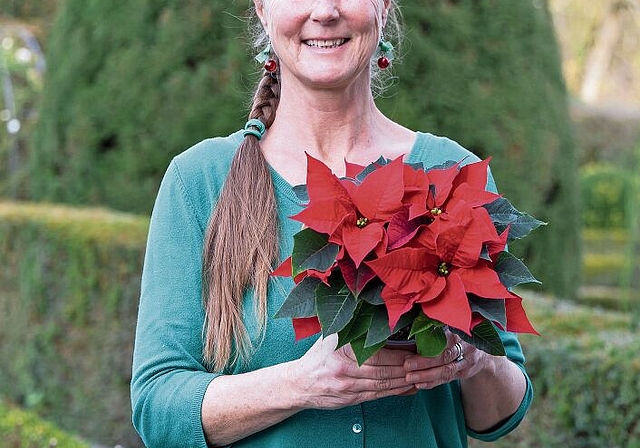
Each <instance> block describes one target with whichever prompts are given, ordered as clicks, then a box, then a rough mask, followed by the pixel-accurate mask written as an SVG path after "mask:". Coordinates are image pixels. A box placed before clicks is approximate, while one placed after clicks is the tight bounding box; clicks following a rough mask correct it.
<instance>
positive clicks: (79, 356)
mask: <svg viewBox="0 0 640 448" xmlns="http://www.w3.org/2000/svg"><path fill="white" fill-rule="evenodd" d="M147 228H148V220H147V219H146V218H140V217H136V216H132V215H127V214H118V213H111V212H107V211H105V210H101V209H84V210H78V209H72V208H67V207H60V206H54V205H48V204H42V205H36V204H30V205H28V204H16V203H6V202H4V203H3V202H0V259H2V260H3V263H2V266H0V359H4V360H11V362H6V363H3V367H2V369H0V396H4V397H6V398H8V399H10V400H11V401H13V402H16V403H20V404H22V405H24V406H26V407H29V408H32V409H34V410H36V411H37V412H38V413H39V414H41V415H44V416H46V417H47V418H48V419H50V420H52V421H54V422H55V423H57V424H59V425H60V426H61V427H63V428H66V429H71V430H73V431H75V432H78V433H80V434H84V435H86V436H90V437H91V438H92V440H95V441H98V442H104V443H109V444H115V443H119V444H122V445H125V446H127V447H132V446H139V444H140V442H139V440H138V438H137V435H136V434H135V433H134V430H133V428H132V427H131V424H130V404H129V390H128V383H129V381H130V376H131V373H130V372H131V353H132V345H133V337H134V328H135V319H136V312H137V303H138V295H139V284H140V267H141V265H142V258H143V250H144V243H145V238H146V232H147Z"/></svg>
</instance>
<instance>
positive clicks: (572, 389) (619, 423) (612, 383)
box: [470, 299, 640, 448]
mask: <svg viewBox="0 0 640 448" xmlns="http://www.w3.org/2000/svg"><path fill="white" fill-rule="evenodd" d="M525 305H528V309H529V310H530V313H531V315H532V318H533V321H534V324H538V329H539V330H540V331H541V333H542V336H541V337H538V338H533V337H529V336H524V337H522V338H521V341H522V343H523V346H524V348H525V355H526V356H527V370H528V372H529V374H530V376H531V378H532V381H533V387H534V394H535V398H534V401H533V405H532V407H531V409H530V412H529V415H528V416H527V418H526V419H525V421H524V422H523V424H522V426H521V427H520V428H518V429H517V430H516V431H515V432H514V433H512V434H510V435H509V436H507V437H506V438H504V439H502V440H500V441H499V442H497V443H495V444H494V445H491V446H492V447H495V448H514V447H517V448H537V447H545V448H591V447H607V448H622V447H636V446H640V424H639V422H640V382H639V378H640V360H639V359H638V356H637V353H638V351H640V339H639V338H638V336H639V335H638V331H637V330H631V329H630V328H631V322H630V320H631V319H630V316H629V315H628V314H623V313H613V312H603V311H594V310H593V309H590V308H588V307H584V306H576V305H573V304H571V303H569V302H562V301H557V300H555V301H553V302H552V301H550V300H546V299H542V300H534V301H530V302H529V303H528V304H527V303H525ZM470 446H471V448H479V447H481V446H485V445H484V444H481V443H479V442H472V443H471V444H470Z"/></svg>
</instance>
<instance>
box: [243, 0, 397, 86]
mask: <svg viewBox="0 0 640 448" xmlns="http://www.w3.org/2000/svg"><path fill="white" fill-rule="evenodd" d="M255 5H256V11H257V13H258V16H259V17H260V20H261V22H262V24H263V26H264V27H265V29H266V31H267V34H268V35H269V37H270V39H271V44H272V47H273V49H274V51H275V53H276V54H277V56H278V59H279V61H280V70H281V74H282V76H283V78H285V79H286V77H287V76H289V75H292V76H294V77H295V78H296V79H298V80H299V81H300V82H302V83H303V84H305V85H307V86H310V87H312V88H338V87H344V86H347V85H349V84H350V83H351V82H353V81H354V80H363V81H364V80H366V82H368V81H369V78H370V74H369V62H370V59H371V56H372V55H373V53H374V52H375V50H376V48H377V45H378V41H379V39H380V32H381V30H382V28H383V25H384V22H385V21H386V17H387V13H388V8H389V0H255Z"/></svg>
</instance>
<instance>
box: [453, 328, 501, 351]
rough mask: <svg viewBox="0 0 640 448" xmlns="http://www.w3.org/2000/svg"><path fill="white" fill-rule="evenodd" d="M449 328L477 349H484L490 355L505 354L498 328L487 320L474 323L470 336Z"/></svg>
mask: <svg viewBox="0 0 640 448" xmlns="http://www.w3.org/2000/svg"><path fill="white" fill-rule="evenodd" d="M450 330H451V331H452V332H453V333H456V334H457V335H458V336H460V338H462V340H463V341H466V342H468V343H470V344H473V345H474V346H475V347H477V348H478V349H480V350H482V351H485V352H487V353H489V354H490V355H494V356H505V355H506V352H505V350H504V345H503V344H502V339H500V335H499V334H498V330H497V329H496V327H495V325H494V324H492V323H491V322H489V321H488V320H485V321H484V322H482V323H480V324H478V325H476V326H475V328H474V329H473V330H471V336H469V335H468V334H466V333H465V332H464V331H460V330H458V329H457V328H450Z"/></svg>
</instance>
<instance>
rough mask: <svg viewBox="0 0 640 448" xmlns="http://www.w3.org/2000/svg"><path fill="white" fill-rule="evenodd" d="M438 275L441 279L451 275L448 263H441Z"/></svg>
mask: <svg viewBox="0 0 640 448" xmlns="http://www.w3.org/2000/svg"><path fill="white" fill-rule="evenodd" d="M438 275H439V276H441V277H446V276H447V275H449V265H448V264H447V263H445V262H442V263H440V266H438Z"/></svg>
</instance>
